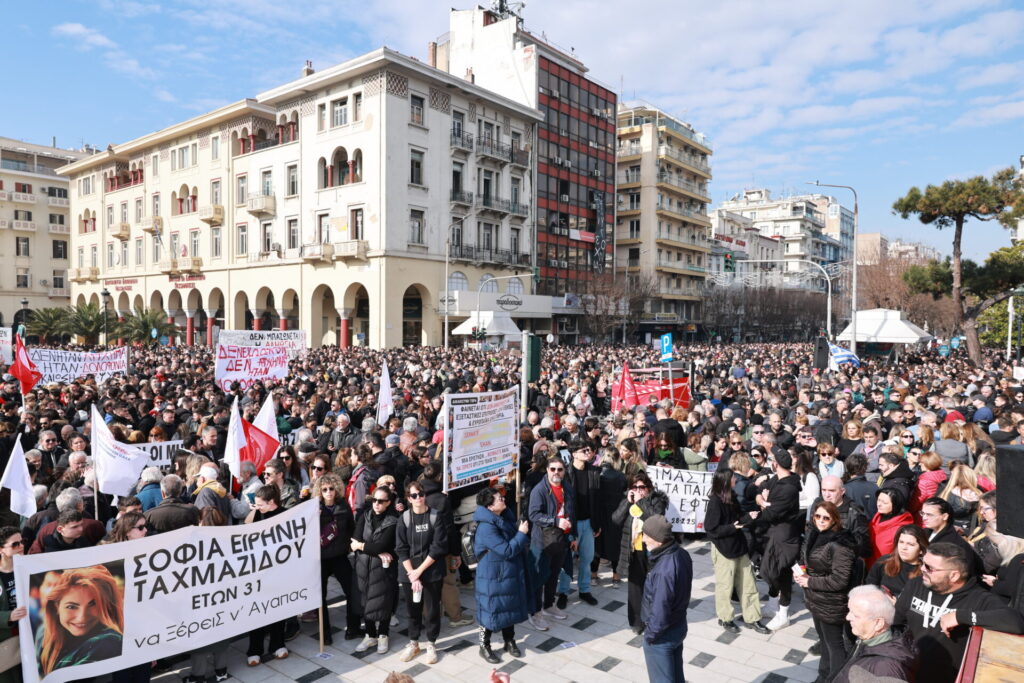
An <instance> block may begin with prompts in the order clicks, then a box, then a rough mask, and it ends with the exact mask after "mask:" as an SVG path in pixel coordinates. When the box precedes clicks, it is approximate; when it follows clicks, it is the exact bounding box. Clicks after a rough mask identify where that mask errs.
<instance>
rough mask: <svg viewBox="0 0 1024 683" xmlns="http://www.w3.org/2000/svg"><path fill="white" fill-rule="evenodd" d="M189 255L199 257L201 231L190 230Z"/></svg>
mask: <svg viewBox="0 0 1024 683" xmlns="http://www.w3.org/2000/svg"><path fill="white" fill-rule="evenodd" d="M188 255H189V256H199V231H198V230H190V231H189V233H188Z"/></svg>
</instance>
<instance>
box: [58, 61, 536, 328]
mask: <svg viewBox="0 0 1024 683" xmlns="http://www.w3.org/2000/svg"><path fill="white" fill-rule="evenodd" d="M539 118H540V116H539V114H537V112H536V111H535V110H533V109H531V108H530V107H528V106H525V105H523V104H521V103H519V102H515V101H512V100H510V99H508V98H506V97H503V96H501V95H496V94H494V93H492V92H490V91H488V90H485V89H484V88H482V87H480V86H479V85H474V84H473V83H472V82H470V81H467V80H465V79H463V78H460V77H456V76H453V75H451V74H449V73H447V72H445V71H441V70H438V69H436V68H434V67H431V66H429V65H427V64H424V63H422V62H420V61H418V60H416V59H413V58H410V57H406V56H404V55H401V54H399V53H397V52H394V51H392V50H389V49H387V48H382V49H379V50H376V51H374V52H370V53H368V54H365V55H363V56H361V57H357V58H354V59H352V60H349V61H347V62H344V63H342V64H338V65H335V66H332V67H330V68H328V69H324V70H322V71H317V72H314V71H313V69H312V67H311V65H309V64H308V63H307V66H306V68H305V69H303V74H302V77H301V78H299V79H298V80H295V81H293V82H290V83H287V84H285V85H282V86H280V87H277V88H273V89H271V90H268V91H266V92H263V93H260V94H258V95H257V96H255V97H254V98H251V99H245V100H242V101H239V102H235V103H233V104H230V105H227V106H224V107H221V108H220V109H217V110H214V111H211V112H208V113H206V114H203V115H201V116H197V117H195V118H192V119H189V120H187V121H183V122H181V123H179V124H176V125H174V126H171V127H169V128H165V129H163V130H160V131H157V132H154V133H151V134H149V135H146V136H143V137H140V138H138V139H135V140H131V141H128V142H125V143H123V144H120V145H114V146H112V147H110V148H108V150H107V151H105V152H103V153H100V154H97V155H95V156H93V157H89V158H87V159H83V160H81V161H79V162H77V163H75V164H72V165H71V166H68V167H66V168H64V169H62V170H61V173H62V174H63V175H65V176H66V177H67V178H68V179H69V180H70V181H71V188H70V189H71V213H72V220H73V222H74V230H73V235H72V245H71V247H72V254H71V257H72V263H71V265H72V267H71V271H70V279H71V282H72V299H73V301H74V302H75V303H81V302H85V301H101V300H102V299H103V298H104V297H109V298H108V301H109V302H110V305H111V306H112V307H114V308H115V309H116V310H117V311H118V312H119V314H123V313H124V312H126V311H129V310H132V309H134V308H135V307H152V308H156V309H160V310H163V311H165V312H166V313H167V316H168V319H170V320H173V321H175V322H176V323H177V324H178V325H179V326H180V328H181V329H182V330H183V331H184V335H183V336H184V342H185V343H193V342H195V343H202V342H205V343H210V342H212V341H213V339H214V336H215V332H216V330H217V329H218V328H221V329H254V330H260V329H271V328H273V329H303V330H306V332H307V338H308V340H309V342H310V344H311V345H313V346H319V345H324V344H337V345H339V346H342V347H347V346H349V345H350V344H368V345H370V346H372V347H375V348H381V347H393V346H399V345H420V344H424V345H425V344H433V345H437V344H442V343H443V342H444V334H445V326H444V319H445V317H446V316H445V313H446V312H447V314H448V316H447V317H448V318H449V319H450V322H451V323H452V328H454V323H457V322H459V321H460V320H462V319H465V318H466V317H468V316H469V315H470V314H471V313H472V312H473V311H474V310H476V309H478V308H479V309H481V310H492V309H494V308H495V306H496V302H497V300H498V299H499V298H500V299H501V300H502V302H503V304H504V307H505V309H506V310H511V315H512V317H513V319H516V320H517V321H518V322H519V323H520V324H521V325H525V326H526V327H528V328H530V329H533V330H535V331H538V332H541V333H546V332H548V331H550V326H549V322H548V321H549V320H550V317H551V307H550V298H549V297H538V296H535V295H533V294H532V293H531V284H532V278H531V275H532V265H533V264H532V258H531V249H530V247H531V245H532V244H533V241H534V234H533V220H532V219H533V215H534V202H535V196H536V195H535V191H534V187H535V186H534V166H533V164H534V158H533V155H532V154H531V149H532V148H533V147H534V145H535V140H536V125H537V123H538V120H539ZM478 292H479V296H478ZM105 293H106V294H105ZM445 307H447V311H446V310H445Z"/></svg>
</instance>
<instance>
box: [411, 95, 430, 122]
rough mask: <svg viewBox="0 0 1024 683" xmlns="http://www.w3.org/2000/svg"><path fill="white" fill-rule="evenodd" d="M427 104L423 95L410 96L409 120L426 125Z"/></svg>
mask: <svg viewBox="0 0 1024 683" xmlns="http://www.w3.org/2000/svg"><path fill="white" fill-rule="evenodd" d="M425 104H426V100H424V99H423V97H422V96H421V95H410V96H409V121H411V122H412V123H415V124H416V125H418V126H422V125H424V119H423V109H424V106H425Z"/></svg>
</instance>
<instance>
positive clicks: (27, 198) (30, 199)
mask: <svg viewBox="0 0 1024 683" xmlns="http://www.w3.org/2000/svg"><path fill="white" fill-rule="evenodd" d="M11 201H12V202H17V203H19V204H35V203H36V196H35V195H34V194H32V193H31V192H12V193H11Z"/></svg>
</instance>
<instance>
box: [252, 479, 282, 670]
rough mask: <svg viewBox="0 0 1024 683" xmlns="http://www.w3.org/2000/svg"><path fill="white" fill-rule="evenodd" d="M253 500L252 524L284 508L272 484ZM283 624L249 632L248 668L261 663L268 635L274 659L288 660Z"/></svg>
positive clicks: (276, 623)
mask: <svg viewBox="0 0 1024 683" xmlns="http://www.w3.org/2000/svg"><path fill="white" fill-rule="evenodd" d="M253 499H254V500H255V502H254V503H253V505H252V509H253V513H254V514H253V516H252V521H253V522H261V521H263V520H264V519H270V518H271V517H276V516H277V515H279V514H281V513H282V512H284V508H283V507H281V491H280V489H278V488H277V486H275V485H273V484H268V485H267V486H264V487H262V488H260V489H259V490H258V491H257V492H256V495H255V496H253ZM284 624H285V622H284V621H278V622H275V623H273V624H270V625H268V626H260V627H259V628H257V629H253V630H252V631H249V649H248V650H246V653H245V656H246V658H247V662H248V664H249V666H259V665H260V664H261V663H262V662H263V639H264V638H265V637H266V636H268V635H269V636H270V646H269V650H270V652H271V653H273V655H274V658H275V659H287V658H288V648H286V647H285V646H284Z"/></svg>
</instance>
